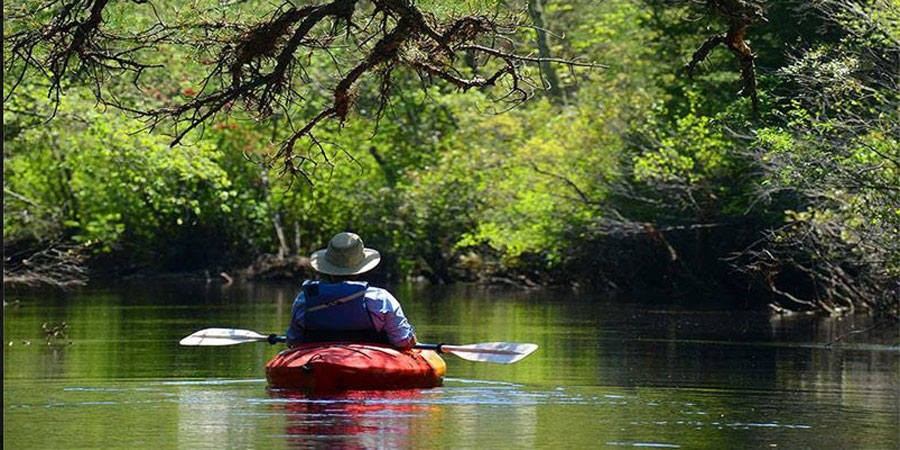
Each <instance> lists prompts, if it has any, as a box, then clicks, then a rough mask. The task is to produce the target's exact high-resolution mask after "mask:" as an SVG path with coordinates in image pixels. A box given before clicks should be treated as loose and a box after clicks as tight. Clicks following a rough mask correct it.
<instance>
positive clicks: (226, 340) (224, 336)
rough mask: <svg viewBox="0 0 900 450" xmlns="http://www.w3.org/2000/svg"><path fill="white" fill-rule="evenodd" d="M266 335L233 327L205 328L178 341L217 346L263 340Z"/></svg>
mask: <svg viewBox="0 0 900 450" xmlns="http://www.w3.org/2000/svg"><path fill="white" fill-rule="evenodd" d="M266 339H268V336H264V335H262V334H259V333H257V332H255V331H250V330H238V329H235V328H205V329H202V330H200V331H197V332H196V333H194V334H192V335H190V336H187V337H185V338H184V339H182V340H181V341H179V342H178V343H179V344H181V345H189V346H201V347H217V346H223V345H235V344H243V343H245V342H265V341H266Z"/></svg>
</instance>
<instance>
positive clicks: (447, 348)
mask: <svg viewBox="0 0 900 450" xmlns="http://www.w3.org/2000/svg"><path fill="white" fill-rule="evenodd" d="M286 340H287V338H285V337H284V336H278V335H275V334H270V335H264V334H260V333H257V332H255V331H250V330H239V329H235V328H205V329H203V330H200V331H197V332H195V333H193V334H191V335H190V336H187V337H185V338H184V339H182V340H181V341H179V342H178V343H179V344H181V345H188V346H201V347H209V346H223V345H235V344H243V343H245V342H268V343H270V344H276V343H279V342H285V341H286ZM414 348H418V349H422V350H434V351H436V352H438V353H449V354H451V355H454V356H457V357H460V358H462V359H465V360H467V361H477V362H492V363H500V364H512V363H514V362H516V361H519V360H521V359H522V358H524V357H526V356H528V355H530V354H531V353H532V352H534V351H535V350H537V348H538V346H537V344H524V343H518V342H483V343H480V344H468V345H452V344H416V346H415V347H414Z"/></svg>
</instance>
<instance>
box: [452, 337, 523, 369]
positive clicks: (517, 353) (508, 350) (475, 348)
mask: <svg viewBox="0 0 900 450" xmlns="http://www.w3.org/2000/svg"><path fill="white" fill-rule="evenodd" d="M537 349H538V346H537V344H526V343H520V342H484V343H480V344H469V345H443V346H441V350H442V351H443V352H444V353H451V354H453V355H454V356H458V357H460V358H462V359H465V360H468V361H478V362H492V363H498V364H512V363H514V362H517V361H519V360H521V359H522V358H524V357H526V356H528V355H530V354H531V353H532V352H534V351H535V350H537Z"/></svg>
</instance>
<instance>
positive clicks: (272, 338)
mask: <svg viewBox="0 0 900 450" xmlns="http://www.w3.org/2000/svg"><path fill="white" fill-rule="evenodd" d="M266 342H268V343H270V344H272V345H275V344H278V343H280V342H287V336H279V335H277V334H270V335H268V336H267V337H266ZM444 347H445V344H416V345H414V346H413V348H417V349H419V350H434V351H436V352H438V353H444ZM451 347H452V346H447V350H451ZM481 352H483V353H508V352H503V351H491V350H482V351H481Z"/></svg>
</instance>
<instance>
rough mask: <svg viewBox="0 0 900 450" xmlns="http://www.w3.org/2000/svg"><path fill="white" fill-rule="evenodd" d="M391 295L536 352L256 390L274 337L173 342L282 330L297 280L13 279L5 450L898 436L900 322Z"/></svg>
mask: <svg viewBox="0 0 900 450" xmlns="http://www.w3.org/2000/svg"><path fill="white" fill-rule="evenodd" d="M394 292H395V294H397V296H398V298H400V299H401V302H402V303H403V305H404V309H405V310H406V312H407V315H408V316H409V317H410V318H411V320H412V322H413V323H414V325H415V326H416V329H417V334H418V336H419V339H420V341H423V342H447V343H473V342H481V341H501V340H506V341H522V342H535V343H537V344H539V345H540V346H541V348H540V350H538V351H537V352H536V353H535V354H533V355H531V356H529V357H528V358H526V359H525V360H523V361H521V362H519V363H517V364H514V365H509V366H502V365H493V364H487V363H473V362H467V361H462V360H459V359H456V358H454V357H453V356H447V357H446V358H445V359H446V360H447V366H448V372H447V374H448V377H447V378H446V381H445V385H444V387H442V388H438V389H426V390H408V391H395V392H374V393H366V392H351V393H347V394H343V395H337V396H334V395H333V396H328V397H309V396H306V395H303V394H300V393H291V392H275V391H269V390H267V389H266V383H265V379H264V372H263V365H264V364H265V362H266V360H267V359H268V358H270V357H271V356H272V355H273V354H275V353H276V352H277V351H278V348H276V347H272V346H269V345H267V344H243V345H240V346H234V347H222V348H183V347H179V346H178V345H177V341H178V340H179V339H180V338H181V337H183V336H185V335H187V334H190V333H191V332H193V331H195V330H196V329H199V328H205V327H211V326H223V327H235V328H247V329H252V330H257V331H260V332H265V333H269V332H281V331H283V329H284V327H285V326H286V324H287V319H288V312H289V309H290V303H291V301H292V299H293V296H294V294H295V288H294V287H293V286H291V285H283V284H281V285H279V284H236V285H233V286H230V287H223V286H221V285H220V284H219V283H211V284H206V283H204V282H183V281H182V282H173V281H166V282H155V283H147V282H142V283H129V284H122V285H117V286H111V287H104V288H99V287H93V288H89V289H82V290H79V291H76V292H72V293H59V292H56V291H16V290H7V292H6V298H5V301H7V302H10V304H9V305H8V306H6V307H4V317H3V339H4V351H3V363H4V364H3V444H4V447H5V448H9V449H46V448H58V449H69V448H191V449H193V448H216V449H219V448H413V449H420V448H438V447H442V448H478V449H485V450H486V449H496V448H553V449H556V448H577V449H584V448H623V447H624V448H628V447H632V448H635V447H637V448H641V447H650V448H714V449H730V448H754V449H760V448H766V449H772V448H788V449H801V448H810V449H897V448H898V447H900V392H898V390H900V348H898V346H897V344H898V330H897V328H896V326H888V327H882V328H880V329H877V330H875V331H873V332H869V333H865V334H859V335H854V336H851V337H849V338H847V339H845V340H843V341H841V343H840V344H837V345H835V346H834V347H833V348H832V349H826V348H825V347H824V345H823V344H824V343H827V342H829V341H830V340H831V339H833V338H835V337H836V336H840V335H842V334H844V333H847V332H849V331H851V330H854V329H861V328H865V327H866V326H868V324H869V319H867V318H863V317H853V318H845V319H842V320H833V319H824V318H814V317H793V318H783V319H772V318H770V317H768V316H767V315H765V314H756V313H744V312H740V313H728V312H711V311H685V310H679V309H673V308H648V307H642V306H635V305H631V306H630V305H623V304H621V303H620V302H617V303H614V302H611V301H609V300H606V299H603V298H587V297H585V298H571V297H570V296H567V295H564V294H559V293H552V292H528V293H524V292H518V291H505V290H496V289H484V288H475V287H465V286H459V287H453V288H444V289H437V288H431V287H427V286H412V285H407V286H401V287H399V288H396V289H394ZM45 322H46V323H49V324H50V325H55V324H58V323H60V322H66V323H67V324H68V325H69V328H68V338H67V339H61V340H60V339H57V340H55V341H54V342H53V343H51V344H50V345H48V344H47V341H46V340H45V339H44V333H43V331H42V329H41V327H42V324H44V323H45ZM70 341H71V343H69V342H70Z"/></svg>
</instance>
